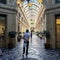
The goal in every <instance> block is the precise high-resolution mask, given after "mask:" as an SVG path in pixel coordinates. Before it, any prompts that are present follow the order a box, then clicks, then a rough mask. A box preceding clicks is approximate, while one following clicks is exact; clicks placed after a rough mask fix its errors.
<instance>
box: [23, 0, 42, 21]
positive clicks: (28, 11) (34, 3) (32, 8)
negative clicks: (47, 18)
mask: <svg viewBox="0 0 60 60" xmlns="http://www.w3.org/2000/svg"><path fill="white" fill-rule="evenodd" d="M41 6H42V4H41V3H39V2H38V0H30V2H29V4H28V3H27V1H26V0H25V1H24V2H23V7H22V10H23V12H24V14H25V17H26V19H27V20H28V21H29V20H31V19H32V20H36V19H37V18H38V15H39V12H40V9H41Z"/></svg>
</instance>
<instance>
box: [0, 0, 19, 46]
mask: <svg viewBox="0 0 60 60" xmlns="http://www.w3.org/2000/svg"><path fill="white" fill-rule="evenodd" d="M11 2H12V3H11ZM0 14H5V15H6V16H7V19H6V40H5V41H0V47H4V46H5V47H6V46H7V45H8V42H9V41H10V39H9V37H8V34H7V33H8V32H9V31H16V32H17V31H18V27H17V26H18V23H17V22H18V21H17V19H16V17H17V16H16V15H17V10H16V0H14V1H13V0H11V1H10V0H7V4H0ZM16 41H17V38H15V39H14V40H13V41H12V42H13V44H14V46H15V45H16Z"/></svg>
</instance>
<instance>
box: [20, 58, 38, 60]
mask: <svg viewBox="0 0 60 60" xmlns="http://www.w3.org/2000/svg"><path fill="white" fill-rule="evenodd" d="M21 60H38V59H35V58H22V59H21Z"/></svg>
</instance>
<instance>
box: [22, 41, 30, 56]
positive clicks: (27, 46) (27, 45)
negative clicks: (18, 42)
mask: <svg viewBox="0 0 60 60" xmlns="http://www.w3.org/2000/svg"><path fill="white" fill-rule="evenodd" d="M24 43H26V46H24V47H23V54H25V48H26V56H27V55H28V48H29V42H24Z"/></svg>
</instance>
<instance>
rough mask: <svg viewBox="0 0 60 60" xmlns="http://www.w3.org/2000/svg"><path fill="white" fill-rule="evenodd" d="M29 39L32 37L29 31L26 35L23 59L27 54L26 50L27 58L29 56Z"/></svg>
mask: <svg viewBox="0 0 60 60" xmlns="http://www.w3.org/2000/svg"><path fill="white" fill-rule="evenodd" d="M29 37H30V33H29V30H28V29H27V30H26V32H25V33H24V36H23V38H24V45H23V57H24V54H25V48H26V57H27V55H28V48H29Z"/></svg>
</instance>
